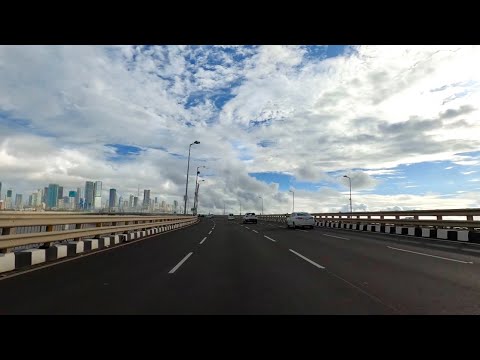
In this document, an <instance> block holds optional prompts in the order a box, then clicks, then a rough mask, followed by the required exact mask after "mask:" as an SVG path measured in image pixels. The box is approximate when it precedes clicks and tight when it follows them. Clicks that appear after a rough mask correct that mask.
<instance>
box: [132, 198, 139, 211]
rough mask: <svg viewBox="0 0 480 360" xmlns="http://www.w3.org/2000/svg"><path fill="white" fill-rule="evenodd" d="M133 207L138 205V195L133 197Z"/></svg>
mask: <svg viewBox="0 0 480 360" xmlns="http://www.w3.org/2000/svg"><path fill="white" fill-rule="evenodd" d="M133 207H134V208H135V209H136V208H137V207H138V196H134V197H133Z"/></svg>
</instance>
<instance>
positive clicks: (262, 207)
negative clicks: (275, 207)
mask: <svg viewBox="0 0 480 360" xmlns="http://www.w3.org/2000/svg"><path fill="white" fill-rule="evenodd" d="M258 198H259V199H262V215H263V197H261V196H259V197H258Z"/></svg>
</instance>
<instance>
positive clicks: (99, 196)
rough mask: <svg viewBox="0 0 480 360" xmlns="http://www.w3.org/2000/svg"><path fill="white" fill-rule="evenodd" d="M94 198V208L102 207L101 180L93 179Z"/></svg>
mask: <svg viewBox="0 0 480 360" xmlns="http://www.w3.org/2000/svg"><path fill="white" fill-rule="evenodd" d="M94 192H95V200H94V206H95V209H101V208H102V182H101V181H95V188H94Z"/></svg>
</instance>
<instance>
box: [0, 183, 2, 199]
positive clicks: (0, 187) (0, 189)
mask: <svg viewBox="0 0 480 360" xmlns="http://www.w3.org/2000/svg"><path fill="white" fill-rule="evenodd" d="M0 200H2V182H1V181H0Z"/></svg>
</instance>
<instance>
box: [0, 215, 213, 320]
mask: <svg viewBox="0 0 480 360" xmlns="http://www.w3.org/2000/svg"><path fill="white" fill-rule="evenodd" d="M213 224H214V222H213V221H212V220H204V221H202V222H200V223H199V224H197V225H193V226H190V227H187V228H185V229H181V230H177V231H172V232H168V233H163V234H158V235H154V236H152V237H151V238H149V239H145V240H140V241H135V242H134V243H132V244H128V245H125V246H122V247H117V248H112V249H109V250H107V251H105V252H102V253H99V254H92V255H89V256H80V257H78V258H75V259H74V260H72V261H68V262H62V263H59V264H56V265H54V266H50V267H46V268H41V269H39V270H36V271H33V272H29V273H26V274H22V275H19V276H16V277H12V278H7V279H3V280H1V278H0V314H122V313H128V314H135V313H137V312H138V311H139V310H140V309H141V308H142V304H143V302H144V301H146V298H145V293H146V291H148V290H149V289H147V286H148V284H149V282H151V281H153V279H156V278H157V277H159V276H160V277H162V276H163V277H164V278H165V279H167V278H168V271H169V270H170V269H171V268H172V267H173V266H174V265H175V264H176V263H177V262H178V261H179V260H180V259H181V258H182V257H183V256H184V255H185V253H187V252H188V251H190V250H191V249H192V248H193V247H195V246H196V245H197V244H198V242H199V240H201V239H198V238H199V236H200V235H199V234H205V235H206V234H207V233H208V231H210V230H211V229H212V227H213Z"/></svg>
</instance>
